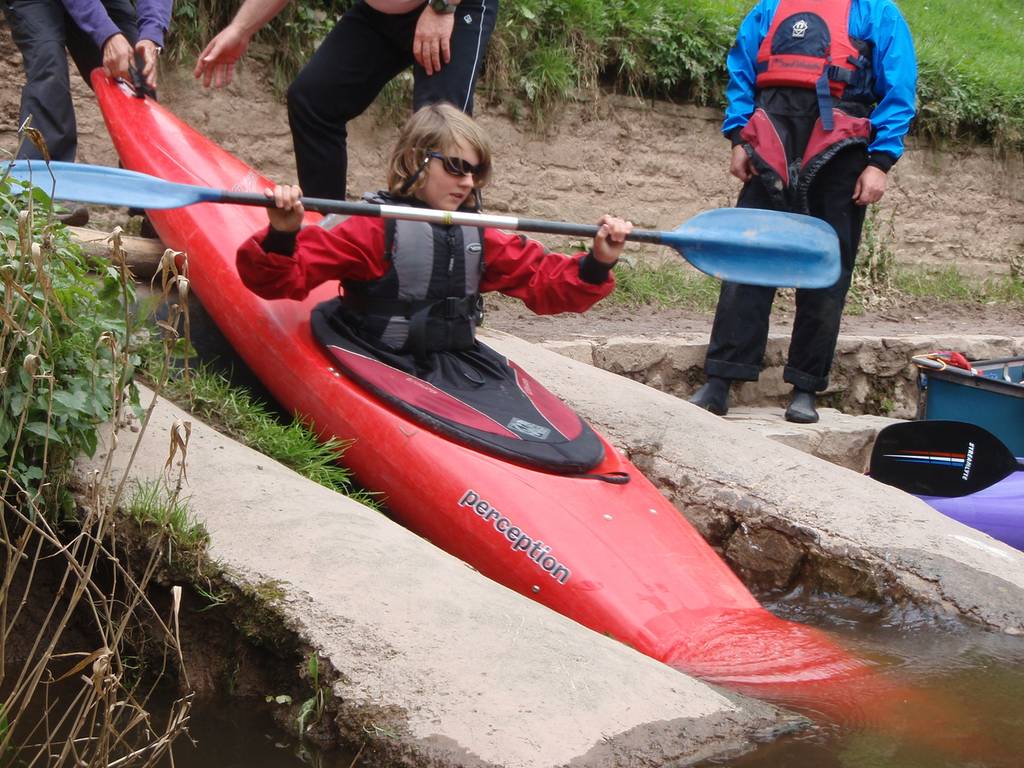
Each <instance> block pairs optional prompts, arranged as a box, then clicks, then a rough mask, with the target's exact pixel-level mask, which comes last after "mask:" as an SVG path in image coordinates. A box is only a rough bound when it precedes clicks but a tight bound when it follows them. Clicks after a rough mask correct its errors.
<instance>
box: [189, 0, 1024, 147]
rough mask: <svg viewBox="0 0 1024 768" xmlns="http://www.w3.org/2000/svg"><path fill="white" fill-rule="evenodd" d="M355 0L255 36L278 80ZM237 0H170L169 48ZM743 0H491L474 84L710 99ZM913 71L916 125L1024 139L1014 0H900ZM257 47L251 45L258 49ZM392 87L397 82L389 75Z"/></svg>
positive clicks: (923, 129) (526, 102) (955, 134)
mask: <svg viewBox="0 0 1024 768" xmlns="http://www.w3.org/2000/svg"><path fill="white" fill-rule="evenodd" d="M352 2H353V0H328V1H327V2H323V0H317V1H316V2H313V1H311V0H302V1H301V2H300V1H298V0H296V1H295V2H291V3H290V4H289V5H288V6H287V7H286V9H285V10H284V11H283V12H282V13H281V14H280V15H279V16H278V17H277V18H276V19H275V20H274V21H273V22H272V23H271V25H269V26H268V27H267V28H266V29H264V30H263V31H262V32H261V33H260V35H258V36H257V38H256V42H257V43H259V42H261V41H262V42H264V43H271V45H268V46H266V54H265V55H266V57H267V58H268V59H269V63H270V64H271V67H272V72H273V79H274V86H275V87H276V88H277V89H278V90H279V91H283V89H284V87H285V86H286V85H287V83H288V81H289V80H290V79H291V77H292V76H293V75H294V73H295V72H296V71H297V70H298V68H299V67H300V66H301V65H302V63H303V62H305V61H306V59H307V58H308V57H309V55H310V54H311V53H312V51H313V49H314V48H315V47H316V46H317V44H318V43H319V42H320V40H321V39H322V38H323V36H324V35H325V34H326V33H327V31H328V30H329V29H330V28H331V27H332V26H333V24H334V20H335V19H336V18H337V17H338V16H339V15H340V14H341V13H343V12H344V10H345V9H346V8H347V7H349V6H350V5H351V4H352ZM239 4H240V2H239V0H178V2H176V3H175V8H174V20H173V28H172V32H171V41H170V48H171V50H172V53H173V55H174V56H175V57H176V58H178V59H179V60H181V61H187V62H191V61H194V59H195V56H196V54H197V53H198V51H199V50H201V49H202V47H203V46H204V45H205V44H206V42H207V41H208V40H209V39H210V37H212V36H213V34H215V33H216V31H217V30H219V29H220V28H221V27H223V26H224V25H225V24H226V23H227V22H228V21H229V20H230V18H231V16H232V15H233V14H234V12H235V10H236V9H237V7H238V5H239ZM753 4H754V3H753V0H620V1H619V2H617V3H607V2H604V1H603V0H501V9H500V12H499V15H498V24H497V28H496V31H495V34H494V37H493V39H492V42H491V47H490V51H489V54H488V58H487V64H486V70H485V74H484V78H483V81H482V83H481V86H480V88H481V91H482V92H483V94H484V95H486V96H490V97H491V99H492V100H493V101H500V102H501V103H502V104H504V105H505V107H506V108H507V109H508V110H509V112H510V113H511V114H512V115H513V116H518V115H520V114H525V113H527V112H528V113H530V114H532V115H534V116H535V117H536V116H538V115H541V114H543V113H544V112H546V111H547V110H549V109H550V108H551V107H553V106H555V105H557V104H558V103H560V102H564V101H566V100H571V99H575V98H580V97H586V96H587V95H588V94H590V93H592V92H593V91H595V90H597V89H601V88H609V87H610V88H615V89H617V90H620V91H625V92H628V93H634V94H637V95H642V96H645V97H662V98H670V99H678V100H691V101H695V102H697V103H700V104H708V105H720V104H722V101H723V94H724V89H725V82H726V75H725V56H726V52H727V51H728V49H729V46H730V45H731V44H732V40H733V37H734V35H735V32H736V28H737V26H738V25H739V22H740V21H741V20H742V18H743V16H744V15H745V14H746V12H747V11H748V10H749V9H750V8H751V7H753ZM898 5H899V7H900V9H901V10H902V11H903V13H904V15H905V16H906V18H907V21H908V23H909V24H910V27H911V30H912V31H913V34H914V39H915V43H916V46H917V52H918V58H919V64H920V71H921V79H920V88H919V98H920V105H919V107H920V108H919V116H918V120H917V124H916V127H915V131H916V132H917V133H918V134H921V135H925V136H928V137H930V138H932V139H939V140H941V139H974V140H982V141H988V142H993V143H995V144H996V145H998V146H1001V147H1006V148H1016V149H1021V148H1024V67H1022V66H1021V63H1020V62H1021V57H1022V52H1024V3H1022V2H1021V0H976V2H973V3H964V2H963V1H962V0H899V2H898ZM256 55H259V54H258V53H256ZM399 87H401V86H399Z"/></svg>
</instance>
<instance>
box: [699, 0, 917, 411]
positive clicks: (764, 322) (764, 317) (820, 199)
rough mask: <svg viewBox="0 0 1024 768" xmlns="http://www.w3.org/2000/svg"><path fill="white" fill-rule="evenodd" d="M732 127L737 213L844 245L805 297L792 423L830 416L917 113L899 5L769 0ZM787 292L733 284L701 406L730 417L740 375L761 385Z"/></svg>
mask: <svg viewBox="0 0 1024 768" xmlns="http://www.w3.org/2000/svg"><path fill="white" fill-rule="evenodd" d="M727 64H728V70H729V85H728V90H727V92H726V95H727V99H728V106H727V108H726V113H725V121H724V123H723V125H722V132H723V133H724V134H725V136H726V138H728V139H729V140H730V141H731V142H732V145H733V149H732V158H731V162H730V166H729V171H730V173H731V174H732V175H733V176H735V177H736V178H738V179H740V181H742V182H743V183H744V185H743V188H742V190H741V191H740V195H739V200H738V202H737V206H738V207H741V208H768V209H773V210H783V211H791V212H796V213H805V214H810V215H812V216H816V217H818V218H820V219H823V220H824V221H826V222H828V223H829V224H830V225H832V227H833V228H834V229H835V231H836V234H837V236H838V238H839V245H840V254H841V262H842V268H841V274H840V277H839V280H838V281H837V282H836V283H835V284H834V285H833V286H831V287H829V288H820V289H813V290H812V289H800V290H797V293H796V317H795V319H794V324H793V333H792V336H791V339H790V346H789V352H788V357H787V364H786V367H785V371H784V374H783V378H784V380H785V381H786V382H787V383H788V384H791V385H792V387H793V390H792V396H791V400H790V403H789V407H788V408H787V409H786V414H785V416H786V419H787V420H789V421H792V422H798V423H812V422H815V421H817V420H818V412H817V410H816V408H815V398H816V393H818V392H820V391H822V390H824V389H825V388H826V387H827V386H828V374H829V369H830V368H831V366H832V358H833V355H834V354H835V347H836V341H837V339H838V336H839V323H840V318H841V316H842V312H843V305H844V303H845V300H846V294H847V292H848V290H849V288H850V279H851V277H852V273H853V265H854V260H855V258H856V254H857V247H858V245H859V243H860V236H861V230H862V228H863V224H864V214H865V210H866V206H868V205H870V204H872V203H876V202H878V201H879V200H880V199H881V198H882V195H883V194H884V193H885V189H886V184H887V180H888V177H887V174H888V172H889V170H890V168H892V166H893V164H894V163H895V162H896V161H897V160H898V159H899V158H900V156H901V155H902V154H903V140H904V137H905V136H906V134H907V131H908V129H909V127H910V123H911V121H912V120H913V118H914V115H915V98H916V96H915V94H916V87H917V63H916V58H915V54H914V45H913V41H912V39H911V35H910V30H909V29H908V27H907V24H906V22H905V21H904V19H903V16H902V15H901V14H900V11H899V9H898V8H897V7H896V5H895V3H893V2H892V0H760V2H758V3H757V4H756V5H755V6H754V8H753V9H752V10H751V11H750V13H749V14H748V15H747V16H746V18H745V19H744V20H743V22H742V24H741V25H740V28H739V32H738V34H737V37H736V42H735V44H734V45H733V47H732V49H731V50H730V52H729V56H728V60H727ZM774 297H775V289H773V288H764V287H757V286H749V285H739V284H736V283H729V282H726V283H723V284H722V288H721V292H720V295H719V300H718V308H717V311H716V313H715V321H714V325H713V327H712V331H711V340H710V342H709V344H708V350H707V356H706V359H705V363H704V370H705V373H706V374H707V376H708V379H707V383H706V384H704V385H703V386H702V387H701V388H700V389H699V390H698V391H697V392H696V393H695V394H694V396H693V397H692V398H691V399H690V402H691V403H694V404H695V405H698V406H700V407H702V408H705V409H707V410H709V411H711V412H712V413H716V414H719V415H725V413H727V412H728V409H729V389H730V386H731V384H732V382H733V381H735V380H739V381H756V380H757V378H758V375H759V374H760V371H761V367H762V363H763V358H764V351H765V346H766V344H767V339H768V319H769V314H770V312H771V307H772V302H773V300H774Z"/></svg>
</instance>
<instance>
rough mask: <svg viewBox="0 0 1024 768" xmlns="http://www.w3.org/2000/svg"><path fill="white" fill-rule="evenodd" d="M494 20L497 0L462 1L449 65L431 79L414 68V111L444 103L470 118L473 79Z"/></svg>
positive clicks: (431, 76)
mask: <svg viewBox="0 0 1024 768" xmlns="http://www.w3.org/2000/svg"><path fill="white" fill-rule="evenodd" d="M497 19H498V0H465V2H462V3H460V4H459V7H458V8H457V9H456V11H455V25H454V26H453V27H452V37H451V52H452V56H451V61H450V62H448V63H447V64H444V65H443V66H442V67H441V71H440V72H436V73H434V74H433V75H428V74H427V73H426V71H425V70H424V69H423V67H421V66H420V65H419V64H415V65H414V66H413V70H412V73H413V94H412V103H413V109H419V108H420V107H425V106H426V105H428V104H438V103H440V102H442V101H447V102H448V103H449V104H453V105H455V106H456V107H458V108H459V109H461V110H462V111H463V112H465V113H466V114H467V115H472V114H473V92H474V91H475V89H476V79H477V77H478V76H479V74H480V68H481V66H482V65H483V61H484V56H485V55H486V53H487V44H488V42H489V41H490V39H491V33H492V32H493V31H494V24H495V22H496V21H497ZM411 42H412V41H411V40H410V45H411Z"/></svg>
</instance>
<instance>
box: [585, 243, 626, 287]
mask: <svg viewBox="0 0 1024 768" xmlns="http://www.w3.org/2000/svg"><path fill="white" fill-rule="evenodd" d="M615 264H618V259H616V260H615V262H614V263H612V264H604V263H602V262H600V261H598V260H597V259H595V258H594V252H593V251H587V255H586V256H584V257H583V258H582V259H580V280H582V281H583V282H584V283H590V284H591V285H601V283H603V282H604V281H605V280H607V279H608V273H609V272H611V271H612V267H614V266H615Z"/></svg>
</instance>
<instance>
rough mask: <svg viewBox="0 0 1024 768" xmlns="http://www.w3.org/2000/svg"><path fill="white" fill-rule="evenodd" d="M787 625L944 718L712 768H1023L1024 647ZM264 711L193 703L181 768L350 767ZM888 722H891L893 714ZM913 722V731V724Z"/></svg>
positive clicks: (839, 733) (899, 619)
mask: <svg viewBox="0 0 1024 768" xmlns="http://www.w3.org/2000/svg"><path fill="white" fill-rule="evenodd" d="M768 607H769V608H771V609H772V610H773V611H774V612H776V613H778V614H779V615H782V616H784V617H785V618H789V619H793V620H797V621H802V622H806V623H809V624H813V625H815V626H818V627H820V628H822V629H826V630H828V631H830V632H832V633H833V634H834V635H836V636H837V637H838V638H840V639H841V640H842V642H843V643H844V644H846V645H847V646H849V647H850V648H851V649H852V650H853V651H854V652H855V653H856V654H857V655H859V656H861V657H863V658H867V659H871V660H873V661H874V662H875V663H876V664H877V665H878V672H879V674H880V675H884V676H885V677H886V678H889V679H892V680H894V681H896V682H899V683H903V684H905V685H906V687H907V688H908V689H913V690H915V691H918V692H919V693H921V695H922V699H923V700H925V701H929V702H939V703H940V704H939V706H938V709H939V710H941V711H942V713H943V715H942V716H941V717H939V718H937V719H935V721H934V722H931V721H929V720H928V719H927V717H926V718H925V720H924V724H925V732H924V733H922V732H921V720H922V718H921V716H920V712H919V711H917V709H916V706H915V705H914V704H908V705H907V708H906V710H904V714H905V715H906V720H903V719H902V717H903V715H902V714H900V713H901V710H900V709H899V708H898V707H897V708H896V714H895V716H893V715H891V714H890V715H888V716H887V719H886V720H884V721H883V722H872V721H873V720H874V719H875V718H873V717H872V713H873V711H876V710H877V706H876V703H875V702H871V701H862V702H855V703H856V704H857V705H858V707H856V708H855V709H859V710H860V711H861V712H863V715H864V720H865V721H866V722H845V723H835V722H828V721H827V720H824V719H822V718H821V717H819V716H816V715H815V713H813V712H804V714H807V715H809V716H811V717H812V718H814V724H813V725H812V726H811V727H809V728H808V729H806V730H805V731H803V732H800V733H797V734H793V735H787V736H782V737H780V738H778V739H776V740H775V741H772V742H770V743H766V744H763V745H761V746H759V747H758V748H757V749H755V750H754V751H752V752H749V753H747V754H744V755H740V756H736V757H734V758H730V759H725V760H719V761H715V762H712V763H706V764H704V765H705V766H728V767H730V768H769V767H770V768H779V767H780V766H785V767H786V768H963V767H964V766H970V768H1018V766H1020V765H1021V764H1022V758H1021V755H1024V707H1022V706H1021V702H1024V639H1021V638H1019V637H1011V636H1005V635H999V634H994V633H988V632H982V631H979V630H978V629H976V628H972V627H966V626H963V625H961V624H959V623H957V622H954V621H948V620H943V619H937V618H936V617H935V616H933V615H927V614H923V613H920V612H918V611H917V610H915V609H909V610H908V609H903V608H899V607H888V606H887V607H879V606H877V605H872V604H866V603H858V602H855V601H851V600H848V599H845V598H842V599H835V600H828V599H823V598H821V597H820V596H816V597H814V598H813V599H803V598H802V596H800V595H799V594H797V595H790V596H788V597H786V598H785V599H782V600H779V601H776V602H773V603H769V604H768ZM269 706H270V705H267V704H266V703H265V702H263V701H260V700H237V699H227V698H224V699H219V700H218V699H205V700H199V701H197V702H196V704H195V706H194V708H193V714H192V727H191V733H192V736H193V738H194V740H195V744H194V745H192V744H189V743H187V740H185V739H182V740H179V742H178V743H177V744H176V746H175V764H176V765H177V766H185V768H230V767H231V766H240V767H241V766H245V767H246V768H263V767H264V766H266V768H271V767H272V766H273V768H291V766H295V768H298V767H299V766H309V765H315V766H320V767H322V768H348V767H349V766H352V765H353V761H355V765H359V764H361V760H360V759H359V758H357V756H356V755H355V754H353V753H349V752H342V751H331V752H319V751H317V750H316V749H315V748H314V747H312V746H309V745H304V744H302V743H301V742H300V741H298V740H297V739H296V738H295V737H293V736H289V735H286V734H285V733H284V732H283V731H282V730H281V729H280V728H279V727H278V726H277V725H276V724H275V723H274V721H273V719H272V717H271V715H270V712H269V710H268V707H269ZM886 711H887V713H891V712H892V711H893V708H892V707H886ZM911 723H913V725H912V724H911Z"/></svg>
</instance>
